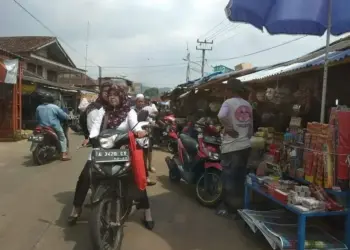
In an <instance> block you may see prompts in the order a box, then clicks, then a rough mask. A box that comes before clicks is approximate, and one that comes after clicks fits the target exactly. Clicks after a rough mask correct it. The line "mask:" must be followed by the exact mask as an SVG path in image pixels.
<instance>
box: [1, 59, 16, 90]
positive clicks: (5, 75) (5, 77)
mask: <svg viewBox="0 0 350 250" xmlns="http://www.w3.org/2000/svg"><path fill="white" fill-rule="evenodd" d="M17 74H18V59H14V60H4V61H1V60H0V83H9V84H16V83H17Z"/></svg>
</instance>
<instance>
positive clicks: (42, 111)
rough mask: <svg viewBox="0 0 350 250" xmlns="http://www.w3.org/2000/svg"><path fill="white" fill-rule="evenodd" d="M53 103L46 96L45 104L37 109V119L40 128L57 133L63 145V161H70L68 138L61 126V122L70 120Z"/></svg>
mask: <svg viewBox="0 0 350 250" xmlns="http://www.w3.org/2000/svg"><path fill="white" fill-rule="evenodd" d="M53 103H54V98H53V97H52V96H51V95H46V96H45V97H44V98H43V104H41V105H39V106H38V107H37V108H36V119H37V121H38V122H39V125H40V126H47V127H52V128H53V129H54V130H55V131H56V134H57V136H58V139H59V141H60V145H61V152H62V156H61V160H62V161H68V160H70V158H69V156H68V152H67V138H66V136H65V133H64V130H63V128H62V126H61V121H65V120H68V114H66V113H65V112H64V111H63V110H62V109H61V108H59V107H58V106H57V105H55V104H53Z"/></svg>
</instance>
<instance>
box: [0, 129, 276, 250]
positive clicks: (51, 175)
mask: <svg viewBox="0 0 350 250" xmlns="http://www.w3.org/2000/svg"><path fill="white" fill-rule="evenodd" d="M81 139H82V138H81V137H80V136H77V135H71V144H72V147H71V154H72V157H73V159H72V161H70V162H59V161H55V162H52V163H50V164H48V165H45V166H40V167H37V166H33V165H32V162H31V156H30V152H29V143H28V142H26V141H21V142H16V143H0V171H1V174H0V249H4V250H89V249H91V248H90V240H89V234H88V225H87V217H88V214H89V210H88V208H87V209H85V210H84V212H83V215H82V218H81V220H80V222H79V223H78V225H76V226H74V227H68V226H67V224H66V218H67V216H68V215H69V213H70V211H71V208H72V205H71V202H72V199H73V194H74V188H75V184H76V181H77V178H78V175H79V173H80V171H81V169H82V167H83V165H84V163H85V161H86V158H87V154H88V151H89V149H80V150H79V151H76V150H75V148H76V147H77V146H78V145H79V143H80V142H81ZM166 155H167V154H166V153H164V152H161V151H155V152H154V167H155V168H156V169H157V173H156V174H153V175H152V178H153V179H155V180H157V185H156V186H153V187H150V188H149V194H150V196H151V204H152V210H153V217H154V219H155V221H156V227H155V229H154V230H153V231H148V230H146V229H145V228H143V226H142V225H141V224H140V218H141V214H140V213H138V212H136V213H134V214H133V215H132V216H131V218H130V220H129V221H128V222H127V226H126V228H125V238H124V242H123V247H122V249H123V250H149V249H152V250H226V249H238V250H245V249H247V250H248V249H249V250H262V249H270V247H269V246H268V245H267V243H266V242H265V240H264V239H263V238H262V237H261V236H259V235H254V234H253V233H251V232H250V230H249V229H247V228H245V227H244V226H243V222H242V221H232V220H227V219H224V218H220V217H217V216H216V215H215V214H214V211H213V210H210V209H207V208H203V207H201V206H200V205H199V204H198V203H197V202H196V201H195V198H194V194H193V190H192V189H191V187H190V186H188V185H186V184H184V183H181V184H172V183H170V182H169V180H168V171H167V167H166V165H165V162H164V158H165V156H166Z"/></svg>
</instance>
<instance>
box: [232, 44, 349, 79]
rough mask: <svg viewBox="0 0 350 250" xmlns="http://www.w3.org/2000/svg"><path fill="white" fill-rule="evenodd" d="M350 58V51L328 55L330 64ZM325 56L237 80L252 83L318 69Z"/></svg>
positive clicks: (259, 72) (334, 52)
mask: <svg viewBox="0 0 350 250" xmlns="http://www.w3.org/2000/svg"><path fill="white" fill-rule="evenodd" d="M349 56H350V49H347V50H344V51H333V52H330V53H329V55H328V60H329V62H330V63H332V62H337V61H342V60H344V59H345V58H347V57H349ZM324 61H325V60H324V54H323V55H320V56H318V57H316V58H312V59H310V60H307V61H305V62H299V63H293V64H290V65H286V66H280V67H274V68H270V69H266V70H262V71H258V72H255V73H253V74H249V75H245V76H241V77H238V78H237V79H238V80H240V81H241V82H250V81H255V80H262V79H265V78H269V77H272V76H276V75H283V74H287V73H290V72H293V71H298V70H302V69H305V68H308V67H316V66H320V65H323V64H324Z"/></svg>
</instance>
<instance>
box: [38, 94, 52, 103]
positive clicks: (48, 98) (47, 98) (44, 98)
mask: <svg viewBox="0 0 350 250" xmlns="http://www.w3.org/2000/svg"><path fill="white" fill-rule="evenodd" d="M41 100H42V102H43V103H54V102H55V98H54V97H53V96H52V95H50V94H44V95H43V96H42V98H41Z"/></svg>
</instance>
